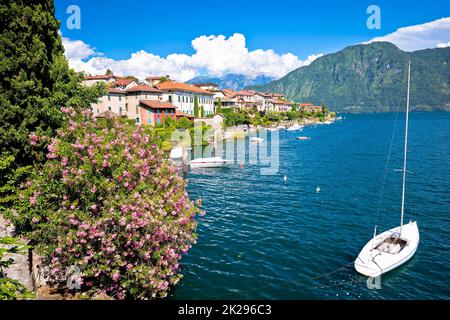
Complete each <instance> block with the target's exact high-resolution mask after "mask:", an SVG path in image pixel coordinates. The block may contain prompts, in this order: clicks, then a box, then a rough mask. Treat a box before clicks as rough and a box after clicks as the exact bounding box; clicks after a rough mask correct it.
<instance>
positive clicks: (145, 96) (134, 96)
mask: <svg viewBox="0 0 450 320" xmlns="http://www.w3.org/2000/svg"><path fill="white" fill-rule="evenodd" d="M125 92H126V105H125V110H126V112H127V116H128V118H129V119H135V120H136V123H142V118H141V117H140V112H139V105H140V101H141V100H157V101H163V96H162V91H161V90H159V89H156V88H154V87H150V86H147V85H138V86H135V87H132V88H130V89H127V90H125Z"/></svg>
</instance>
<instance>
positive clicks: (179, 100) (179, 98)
mask: <svg viewBox="0 0 450 320" xmlns="http://www.w3.org/2000/svg"><path fill="white" fill-rule="evenodd" d="M169 98H170V97H169ZM169 101H170V99H169ZM178 102H181V97H180V96H178Z"/></svg>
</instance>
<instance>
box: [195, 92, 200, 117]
mask: <svg viewBox="0 0 450 320" xmlns="http://www.w3.org/2000/svg"><path fill="white" fill-rule="evenodd" d="M198 113H199V108H198V96H197V95H195V96H194V117H196V118H198V116H199V114H198Z"/></svg>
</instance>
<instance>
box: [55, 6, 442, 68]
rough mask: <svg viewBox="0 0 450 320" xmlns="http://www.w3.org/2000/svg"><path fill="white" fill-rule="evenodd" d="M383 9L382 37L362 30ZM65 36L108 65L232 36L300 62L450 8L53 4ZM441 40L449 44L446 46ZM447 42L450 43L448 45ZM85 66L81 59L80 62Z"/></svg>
mask: <svg viewBox="0 0 450 320" xmlns="http://www.w3.org/2000/svg"><path fill="white" fill-rule="evenodd" d="M71 4H75V5H78V6H79V7H80V9H81V29H80V30H68V29H67V28H66V25H65V21H66V20H67V17H68V14H67V13H66V10H67V7H68V6H69V5H71ZM371 4H376V5H378V6H379V7H380V9H381V29H380V30H369V29H368V28H367V26H366V20H367V18H368V16H369V15H368V14H367V13H366V9H367V7H368V6H369V5H371ZM55 6H56V16H57V18H58V19H59V20H61V21H62V23H61V32H62V34H63V36H64V37H65V38H67V39H71V40H81V41H82V42H83V43H85V44H88V45H89V46H90V47H91V48H92V49H94V48H95V49H94V50H95V52H96V54H99V53H100V54H102V55H103V56H104V57H107V58H109V59H112V60H126V59H129V58H130V55H131V54H133V53H135V52H138V51H141V50H143V51H145V52H147V53H151V54H153V55H156V56H160V57H166V56H167V55H169V54H173V53H176V54H185V55H189V56H191V55H193V54H195V52H196V50H194V48H193V47H192V45H191V41H192V40H194V39H196V38H198V37H200V36H202V35H205V36H209V35H216V36H217V35H224V36H225V37H230V36H232V35H233V34H234V33H239V34H242V35H244V36H245V44H246V48H248V50H249V51H253V50H257V49H263V50H269V49H273V50H274V52H276V53H277V54H279V55H282V54H286V53H292V54H293V55H295V56H297V57H298V58H299V59H301V60H304V59H307V57H308V56H310V55H313V54H319V53H321V54H326V53H330V52H335V51H338V50H340V49H342V48H343V47H345V46H348V45H351V44H356V43H360V42H363V41H368V40H370V39H372V38H375V37H379V36H384V35H386V34H390V33H393V32H395V31H396V30H397V29H398V28H401V27H407V26H412V25H419V24H423V23H427V22H431V21H434V20H437V19H440V18H443V17H450V1H448V0H428V1H406V0H397V1H393V0H390V1H387V0H383V1H375V0H372V1H366V0H354V1H351V0H342V1H331V0H330V1H326V0H316V1H301V0H278V1H245V0H241V1H236V0H228V1H212V0H208V1H204V0H199V1H197V0H193V1H176V0H172V1H153V0H149V1H144V0H141V1H138V0H128V1H123V0H122V1H118V0H95V1H93V0H73V1H71V2H68V1H65V0H56V1H55ZM445 40H446V39H445ZM449 40H450V39H449ZM85 60H86V59H85Z"/></svg>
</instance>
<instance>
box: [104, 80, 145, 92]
mask: <svg viewBox="0 0 450 320" xmlns="http://www.w3.org/2000/svg"><path fill="white" fill-rule="evenodd" d="M138 85H139V84H138V83H137V82H136V81H135V80H133V79H131V78H116V81H114V82H113V83H112V84H111V86H112V87H114V88H117V89H122V90H126V89H130V88H132V87H136V86H138Z"/></svg>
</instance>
